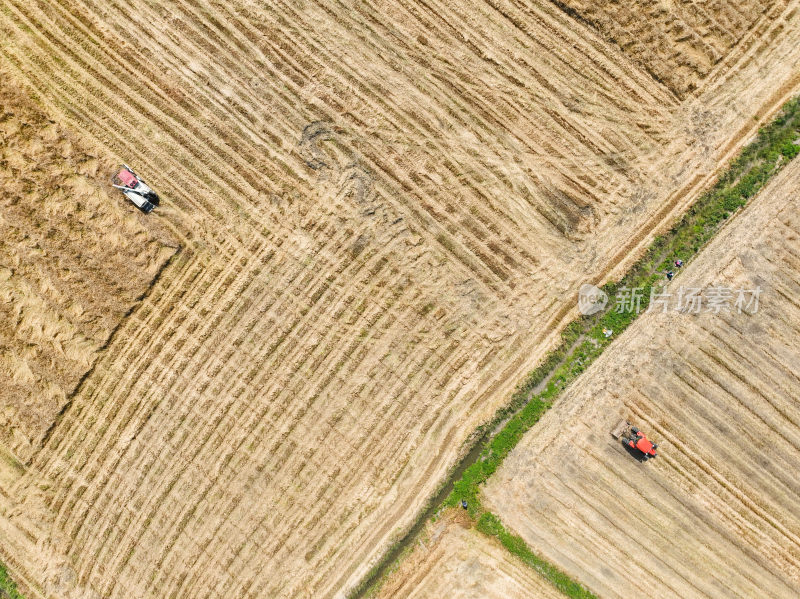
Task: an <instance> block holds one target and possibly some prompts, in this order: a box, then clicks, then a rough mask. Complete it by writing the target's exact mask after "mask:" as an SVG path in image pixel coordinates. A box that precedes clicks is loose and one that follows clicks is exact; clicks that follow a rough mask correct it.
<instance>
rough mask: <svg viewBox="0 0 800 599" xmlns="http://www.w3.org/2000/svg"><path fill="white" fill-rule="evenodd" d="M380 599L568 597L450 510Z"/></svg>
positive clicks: (429, 530) (462, 515) (427, 532)
mask: <svg viewBox="0 0 800 599" xmlns="http://www.w3.org/2000/svg"><path fill="white" fill-rule="evenodd" d="M378 597H379V598H380V599H431V598H433V597H449V598H451V599H532V598H534V597H535V598H536V599H558V598H559V597H563V595H562V594H561V593H560V592H559V591H558V590H556V589H555V587H553V586H552V585H551V584H550V583H549V582H548V581H546V580H545V579H544V578H542V577H541V576H540V575H539V574H537V573H536V572H535V571H534V570H533V569H532V568H531V567H530V566H528V565H527V564H525V563H523V562H522V560H520V559H518V558H517V557H515V556H513V555H511V553H509V552H508V550H507V549H505V548H504V547H503V546H502V545H501V544H500V542H499V541H497V539H494V538H490V537H487V536H485V535H483V534H481V533H479V532H478V531H477V530H475V529H474V528H472V522H471V520H470V519H469V517H468V516H467V515H466V513H465V512H461V511H460V510H451V511H450V512H448V513H445V514H444V515H443V516H442V517H441V518H440V519H438V520H437V521H436V522H435V523H429V524H428V525H427V528H426V530H425V533H424V535H423V538H422V539H420V540H419V541H418V543H417V545H416V546H415V548H414V552H413V553H412V554H411V555H410V556H409V557H408V558H407V559H405V560H403V562H402V563H401V565H400V566H399V568H398V569H397V570H396V571H395V572H393V573H392V575H391V577H390V578H389V579H388V580H387V582H386V583H385V584H383V585H382V587H381V589H380V593H379V594H378Z"/></svg>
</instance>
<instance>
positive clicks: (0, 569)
mask: <svg viewBox="0 0 800 599" xmlns="http://www.w3.org/2000/svg"><path fill="white" fill-rule="evenodd" d="M3 593H5V594H3ZM0 598H2V599H25V598H24V597H23V596H22V595H21V594H20V592H19V591H18V590H17V583H15V582H14V581H13V580H12V578H11V575H10V574H9V573H8V570H6V567H5V566H4V565H3V564H0Z"/></svg>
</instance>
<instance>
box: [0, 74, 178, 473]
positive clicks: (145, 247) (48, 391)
mask: <svg viewBox="0 0 800 599" xmlns="http://www.w3.org/2000/svg"><path fill="white" fill-rule="evenodd" d="M111 169H113V163H111V162H109V160H108V159H107V158H106V157H104V156H102V155H101V154H100V153H99V152H97V151H95V150H91V149H88V148H86V147H85V146H84V145H83V144H82V143H81V142H80V141H79V140H78V139H76V136H75V135H72V134H71V133H70V132H69V131H65V130H64V128H63V127H60V126H59V125H57V124H56V123H55V122H53V121H51V120H49V119H48V117H47V116H46V115H45V114H44V113H43V112H42V110H41V109H40V108H39V107H38V106H36V104H35V103H33V102H32V101H31V100H30V98H28V97H27V96H26V95H25V94H23V93H21V92H20V90H19V87H18V85H16V84H15V82H14V81H13V80H12V79H11V78H10V76H9V73H8V72H5V71H0V182H2V195H0V322H2V326H0V377H2V379H3V384H2V385H1V386H0V441H1V442H2V443H3V444H4V445H6V447H7V448H9V449H11V450H12V451H13V452H14V453H15V454H16V455H17V456H18V457H19V458H20V459H23V460H27V459H30V457H31V456H32V453H33V452H34V450H35V449H38V446H39V445H40V444H41V442H42V439H43V437H44V435H45V434H46V432H47V430H48V429H49V428H50V427H51V425H53V423H54V420H55V418H56V416H57V414H58V413H59V411H60V410H61V409H62V408H63V406H64V405H65V403H66V401H67V396H68V395H69V394H70V393H71V392H72V391H73V389H74V388H75V387H76V385H77V384H78V382H79V380H80V379H81V377H82V376H83V375H84V373H86V372H87V371H88V370H89V368H90V367H91V365H92V364H93V363H94V362H95V360H96V359H97V356H98V351H99V350H100V348H101V347H102V346H103V345H104V344H105V343H107V342H108V340H109V338H110V337H111V334H112V332H113V331H114V329H115V328H116V327H117V326H118V325H119V323H120V322H121V321H122V320H123V319H124V317H125V316H126V314H127V313H128V312H129V311H130V310H131V309H132V308H133V306H134V305H135V304H136V302H137V300H138V298H139V297H140V296H141V295H143V294H144V293H145V292H146V291H147V289H148V287H149V286H150V283H151V281H152V280H153V278H154V277H155V276H156V274H157V273H158V272H159V270H160V269H161V268H162V266H163V265H164V264H165V262H166V261H167V259H168V258H169V257H170V256H171V255H172V254H173V253H175V250H176V247H175V243H174V242H172V247H170V240H169V237H168V236H167V235H164V234H163V232H159V231H158V230H157V229H154V228H153V227H148V226H145V225H144V224H143V223H142V222H141V221H140V220H139V219H138V218H137V215H135V214H132V213H131V212H130V210H128V209H127V207H126V206H124V205H123V202H122V201H121V198H120V197H116V196H114V197H112V196H110V195H109V193H108V191H109V186H108V185H106V184H105V181H103V177H105V174H106V172H108V171H109V170H111Z"/></svg>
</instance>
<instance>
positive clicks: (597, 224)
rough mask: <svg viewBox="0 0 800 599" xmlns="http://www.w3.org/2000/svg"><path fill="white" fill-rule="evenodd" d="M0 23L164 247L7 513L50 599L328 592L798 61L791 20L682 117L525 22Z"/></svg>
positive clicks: (22, 19)
mask: <svg viewBox="0 0 800 599" xmlns="http://www.w3.org/2000/svg"><path fill="white" fill-rule="evenodd" d="M791 6H792V7H796V3H793V4H792V5H791ZM132 30H141V31H147V36H142V37H137V36H131V35H130V31H132ZM0 31H2V34H3V35H2V38H0V55H2V57H3V59H4V60H6V61H7V63H8V64H9V65H11V67H12V68H13V69H14V71H15V73H16V74H17V75H18V76H20V77H21V78H22V79H23V80H24V81H25V82H26V83H27V85H28V86H29V87H30V88H31V89H33V90H34V91H35V92H36V93H37V94H38V95H39V96H40V97H41V99H42V101H43V102H44V103H45V104H46V105H47V106H48V108H49V109H50V110H51V111H52V113H53V114H54V115H57V116H58V118H59V119H63V120H64V121H65V122H66V123H69V124H70V125H73V126H75V127H79V128H80V129H81V130H82V131H83V132H84V134H85V135H87V136H89V137H90V138H91V139H92V140H94V141H95V142H99V143H102V144H104V145H105V146H106V147H107V148H109V149H110V150H111V151H113V152H114V153H115V154H117V155H119V156H125V157H126V161H128V162H129V163H130V164H131V166H133V167H134V168H135V169H137V171H139V172H141V173H142V174H143V175H146V178H147V180H148V182H150V183H152V184H153V186H154V188H156V189H157V190H158V191H159V192H161V194H162V196H163V197H164V198H165V202H164V204H163V206H162V207H160V208H159V210H158V211H157V212H156V213H154V214H153V216H152V218H153V219H160V220H159V222H163V223H168V224H169V225H170V226H172V227H173V228H174V229H175V232H176V235H177V236H178V237H179V238H180V239H181V240H182V242H183V243H184V244H185V245H186V249H185V252H183V253H182V255H181V257H180V258H178V259H176V260H175V262H174V263H173V264H172V265H171V266H170V268H168V269H167V271H166V272H164V274H163V275H162V276H161V277H160V278H159V280H158V284H157V285H156V286H155V287H154V288H153V290H152V292H151V293H150V295H149V296H148V298H147V299H146V301H145V302H144V304H143V305H142V307H141V308H140V309H138V310H136V311H135V312H134V313H133V314H132V315H131V317H130V318H129V319H128V320H127V321H126V322H125V323H124V325H123V326H122V327H121V328H120V329H119V331H118V332H117V334H116V335H115V336H114V339H113V342H112V344H111V345H110V346H109V348H108V350H107V352H106V353H105V354H104V356H103V358H102V360H100V362H98V365H97V367H96V368H95V370H94V371H93V373H92V375H91V376H90V377H89V378H87V379H86V381H85V384H84V385H83V386H82V387H81V391H80V393H79V394H77V395H76V397H75V398H74V402H73V404H72V407H71V408H70V409H69V410H68V411H67V412H66V414H65V415H64V418H63V419H62V420H61V421H60V423H59V425H58V426H57V427H56V428H55V429H54V431H53V434H52V436H51V437H50V438H49V441H48V443H47V444H46V445H45V446H44V447H43V448H42V449H41V450H40V451H39V452H38V453H37V454H36V456H35V458H34V460H33V462H32V467H31V469H30V470H29V471H28V473H27V474H26V476H25V477H24V478H23V479H22V480H20V481H18V482H17V483H16V484H15V485H14V488H13V489H11V490H10V492H9V497H10V499H9V505H10V506H12V507H9V508H8V509H7V510H5V511H4V512H3V513H4V518H3V519H2V520H0V526H3V527H4V530H5V531H6V534H7V535H8V536H9V537H12V538H14V539H16V540H18V541H19V547H20V548H22V549H20V551H18V552H16V554H15V557H16V560H17V561H16V565H17V567H18V568H19V569H21V570H23V571H24V572H25V573H26V577H27V578H28V579H30V580H38V581H39V584H40V585H41V587H42V588H43V590H44V593H45V594H50V595H55V596H60V597H63V596H68V595H69V593H73V594H75V595H76V596H80V595H81V594H82V593H89V594H90V593H91V592H95V593H97V594H99V595H100V596H102V597H126V598H127V597H131V596H136V597H139V596H141V597H164V596H167V597H169V596H173V595H174V596H178V597H197V598H202V597H210V596H215V595H219V594H222V595H227V596H236V597H249V596H253V597H261V596H292V597H310V596H313V597H331V596H338V595H341V594H342V593H343V592H345V591H346V590H347V589H349V588H351V587H353V586H354V585H355V584H357V583H358V581H359V580H360V579H361V578H362V577H363V576H364V574H365V573H366V572H367V571H368V569H369V567H370V566H371V565H372V563H374V562H375V561H376V560H377V559H378V558H379V557H380V555H382V553H383V552H384V551H385V550H386V548H387V547H388V546H389V545H390V543H391V541H392V540H393V539H394V538H395V536H396V535H397V534H398V533H399V532H400V531H401V530H403V529H404V528H406V527H407V526H408V525H409V524H410V523H411V522H412V520H413V518H414V516H415V515H416V514H417V513H419V511H420V509H421V508H422V506H423V504H424V502H425V501H426V499H427V498H428V497H430V496H431V494H432V493H433V491H434V490H435V489H436V487H437V486H438V484H439V483H440V481H442V480H443V478H444V476H445V473H446V472H447V470H448V469H449V468H450V467H451V466H452V465H453V464H454V463H455V461H456V459H457V457H458V455H459V454H460V453H462V452H463V443H464V441H465V440H466V438H467V436H468V435H469V434H470V433H471V432H472V431H473V430H474V429H475V427H476V426H477V425H478V424H480V423H482V422H485V421H486V420H488V419H489V418H490V417H491V415H492V414H493V413H494V410H495V409H496V408H497V407H498V406H499V405H501V404H502V403H503V402H504V401H506V400H507V397H508V393H509V391H510V390H511V389H512V388H513V385H514V384H515V383H516V382H517V381H518V380H520V379H521V377H522V375H523V374H524V373H525V372H526V371H528V370H530V369H531V368H532V366H533V365H534V364H535V363H536V362H537V361H538V360H539V359H540V357H541V356H542V355H543V353H544V352H545V351H546V349H547V348H548V347H549V345H550V344H551V343H552V342H553V341H554V339H555V337H556V335H557V331H558V327H559V326H560V324H561V323H563V322H564V320H565V319H567V318H568V317H569V312H570V310H572V305H573V298H574V291H575V290H576V289H577V287H578V286H579V284H580V283H582V282H583V281H584V280H585V279H586V278H601V277H603V276H604V273H607V272H608V271H609V270H610V269H612V268H624V266H625V264H626V262H627V261H628V260H630V259H632V254H635V250H636V248H637V247H639V246H640V245H641V244H642V243H644V242H645V241H646V240H647V238H648V237H649V236H650V235H651V234H652V233H653V230H654V228H657V227H658V226H660V225H663V224H665V223H666V222H667V221H668V220H669V219H670V218H671V216H673V215H675V214H677V213H679V212H680V211H681V210H682V209H683V207H685V206H686V205H687V204H688V203H689V202H690V201H691V200H692V198H693V197H694V194H696V192H697V191H698V190H699V189H700V188H701V187H702V186H703V185H704V184H705V183H707V182H708V181H709V180H710V179H711V178H713V175H714V173H715V172H716V170H717V169H718V168H719V166H720V164H721V163H722V162H724V160H725V159H726V158H727V157H728V156H729V155H730V153H731V152H732V151H734V150H735V149H736V147H738V145H739V144H741V143H742V142H743V141H744V140H745V139H746V138H747V137H748V136H749V135H751V134H752V132H753V130H754V128H755V127H756V126H757V124H758V122H759V119H763V118H765V117H766V116H767V115H768V114H769V113H770V111H772V110H773V109H774V108H776V107H777V106H778V104H779V103H780V101H781V100H782V99H783V97H784V96H785V95H786V94H787V93H788V92H789V91H791V89H793V88H794V87H795V86H796V84H797V76H798V73H797V71H796V65H797V64H798V58H800V44H797V41H798V39H800V35H798V19H797V16H796V14H795V13H794V12H792V10H790V9H789V8H787V10H786V12H785V13H781V14H778V15H776V18H775V19H774V22H773V23H763V22H759V23H758V24H757V25H754V30H753V31H751V32H749V34H748V35H751V36H752V40H753V43H752V44H750V45H749V46H747V48H746V49H745V48H742V49H741V52H740V51H739V47H738V46H737V47H734V48H733V49H732V50H731V52H730V54H729V56H728V58H727V60H729V61H730V67H729V68H728V69H727V70H725V71H724V73H720V74H719V75H718V76H717V77H716V78H714V80H713V82H712V83H710V84H708V85H705V87H704V88H703V91H702V94H701V93H699V92H698V95H697V97H691V98H689V99H688V100H686V101H685V102H678V100H676V99H675V97H674V95H673V94H671V93H670V92H669V90H668V89H666V88H665V87H663V86H661V85H660V84H658V83H657V82H655V81H654V80H653V79H652V78H651V77H650V76H649V75H648V74H647V73H646V72H645V71H643V70H642V69H641V68H640V67H639V66H638V65H636V64H635V63H634V62H632V61H631V60H629V58H628V57H626V56H625V54H624V53H622V52H621V51H619V50H618V49H617V48H615V47H614V46H612V45H609V44H608V43H606V42H605V41H603V40H602V39H601V38H600V37H599V36H598V35H596V34H595V33H594V32H593V31H592V30H591V29H590V28H588V27H585V26H583V25H581V24H580V23H578V22H576V21H574V20H572V19H571V18H569V17H568V16H567V15H565V14H564V13H563V11H561V10H560V9H558V8H557V7H555V6H554V5H551V4H546V3H512V2H496V3H491V4H490V3H483V4H475V3H471V2H470V3H467V2H448V3H444V2H435V3H432V4H431V3H418V2H399V3H391V5H389V3H377V2H373V3H370V2H361V3H357V4H356V3H352V4H350V3H334V4H331V3H321V2H320V3H314V2H300V3H280V2H279V3H271V4H269V5H262V4H261V3H250V2H239V3H220V2H208V1H200V2H191V3H190V2H184V1H179V0H173V1H171V2H163V3H158V4H155V3H152V2H146V1H144V0H131V1H130V2H126V3H121V2H109V3H100V2H93V1H90V0H81V1H75V0H58V1H57V0H51V1H45V0H34V1H22V0H3V1H2V2H0ZM765 74H767V75H768V76H765ZM754 117H755V118H754ZM133 132H135V134H134V133H133ZM128 157H130V158H128ZM139 356H147V361H146V362H141V361H137V357H139ZM15 531H16V532H15ZM25 539H35V540H36V543H33V545H35V547H36V549H33V550H30V551H28V552H26V551H27V550H24V547H25V546H26V542H27V541H25ZM41 547H44V548H46V550H47V552H48V558H47V560H46V561H47V563H50V562H53V563H57V564H58V565H57V567H53V568H43V567H42V566H41V563H43V560H42V559H41V555H39V554H38V553H37V551H39V549H38V548H41ZM0 551H4V550H3V549H0ZM6 551H7V550H6ZM3 557H6V556H5V555H4V556H3Z"/></svg>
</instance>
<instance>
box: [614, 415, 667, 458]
mask: <svg viewBox="0 0 800 599" xmlns="http://www.w3.org/2000/svg"><path fill="white" fill-rule="evenodd" d="M611 435H612V436H613V437H614V438H615V439H620V438H621V439H622V444H623V445H624V446H625V447H628V448H630V449H633V450H636V451H638V452H639V453H640V454H641V455H642V460H643V461H647V460H649V459H650V458H654V457H656V456H657V455H658V454H657V453H656V449H658V445H656V444H655V443H653V442H652V441H650V439H648V438H647V436H646V435H645V434H644V433H643V432H642V431H640V430H639V429H638V428H636V427H635V426H631V423H630V422H628V421H627V420H620V421H619V423H617V426H615V427H614V429H613V430H612V431H611Z"/></svg>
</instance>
